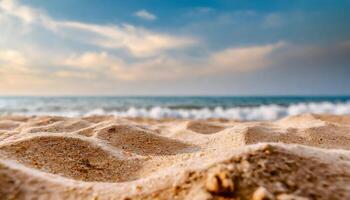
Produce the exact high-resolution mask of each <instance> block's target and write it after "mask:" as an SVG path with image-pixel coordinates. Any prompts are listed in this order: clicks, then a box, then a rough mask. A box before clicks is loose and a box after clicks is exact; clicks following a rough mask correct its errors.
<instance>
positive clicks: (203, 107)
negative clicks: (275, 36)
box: [0, 96, 350, 120]
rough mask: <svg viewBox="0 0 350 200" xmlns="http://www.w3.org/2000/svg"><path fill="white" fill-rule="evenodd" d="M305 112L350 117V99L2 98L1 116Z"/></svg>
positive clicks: (271, 115)
mask: <svg viewBox="0 0 350 200" xmlns="http://www.w3.org/2000/svg"><path fill="white" fill-rule="evenodd" d="M301 113H329V114H350V96H333V97H328V96H324V97H322V96H320V97H307V96H298V97H289V96H288V97H285V96H273V97H215V96H211V97H0V115H30V116H31V115H57V116H70V117H76V116H90V115H115V116H123V117H150V118H156V119H159V118H165V117H172V118H188V119H207V118H225V119H239V120H275V119H280V118H283V117H286V116H289V115H297V114H301Z"/></svg>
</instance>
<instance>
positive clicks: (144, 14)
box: [135, 9, 157, 21]
mask: <svg viewBox="0 0 350 200" xmlns="http://www.w3.org/2000/svg"><path fill="white" fill-rule="evenodd" d="M135 16H137V17H139V18H141V19H145V20H149V21H153V20H156V19H157V16H155V15H154V14H152V13H150V12H148V11H147V10H144V9H143V10H139V11H137V12H135Z"/></svg>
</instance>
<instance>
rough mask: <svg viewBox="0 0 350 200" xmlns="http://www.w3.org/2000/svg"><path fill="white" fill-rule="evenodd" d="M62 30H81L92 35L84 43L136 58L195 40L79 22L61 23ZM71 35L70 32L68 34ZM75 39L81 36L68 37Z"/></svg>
mask: <svg viewBox="0 0 350 200" xmlns="http://www.w3.org/2000/svg"><path fill="white" fill-rule="evenodd" d="M58 25H59V26H60V27H63V28H70V29H76V30H82V31H85V32H90V33H94V34H95V35H89V38H87V39H86V40H85V39H84V42H86V43H90V44H94V45H97V46H100V47H104V48H108V49H120V48H124V49H127V50H128V51H129V52H130V53H131V54H132V55H134V56H136V57H147V56H151V55H155V54H159V53H161V52H162V51H163V50H167V49H177V48H183V47H187V46H190V45H193V44H194V43H196V40H194V39H192V38H186V37H176V36H172V35H167V34H162V33H155V32H152V31H149V30H146V29H144V28H140V27H135V26H132V25H127V24H124V25H123V26H116V25H114V26H103V25H95V24H86V23H80V22H62V23H59V24H58ZM70 33H71V32H70ZM69 36H73V37H74V38H76V39H79V38H82V36H81V35H79V34H75V35H69Z"/></svg>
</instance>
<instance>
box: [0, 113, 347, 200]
mask: <svg viewBox="0 0 350 200" xmlns="http://www.w3.org/2000/svg"><path fill="white" fill-rule="evenodd" d="M0 199H240V200H245V199H253V200H269V199H270V200H272V199H275V200H306V199H310V200H311V199H325V200H329V199H350V116H333V115H332V116H331V115H313V114H305V115H300V116H293V117H288V118H285V119H282V120H279V121H273V122H270V121H265V122H239V121H233V120H232V121H231V120H214V119H213V120H202V121H198V120H175V119H164V120H152V119H141V118H139V119H126V118H117V117H113V116H92V117H85V118H65V117H51V116H40V117H23V116H3V117H0Z"/></svg>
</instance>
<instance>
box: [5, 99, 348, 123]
mask: <svg viewBox="0 0 350 200" xmlns="http://www.w3.org/2000/svg"><path fill="white" fill-rule="evenodd" d="M303 113H315V114H324V113H327V114H337V115H347V114H350V101H347V102H339V103H332V102H318V103H312V102H308V103H306V102H304V103H296V104H290V105H287V106H284V105H277V104H269V105H260V106H253V107H231V108H223V107H215V108H191V109H189V108H169V107H159V106H155V107H151V108H136V107H129V108H126V109H124V110H116V109H112V108H108V107H103V108H96V107H95V108H86V107H85V108H84V109H81V108H80V109H78V108H75V109H71V108H70V109H64V108H61V109H57V110H55V111H53V110H52V109H48V108H45V106H43V107H40V109H34V110H31V109H25V110H23V109H22V110H16V111H14V110H12V111H7V112H2V114H3V115H8V114H11V115H57V116H69V117H80V116H91V115H115V116H120V117H147V118H154V119H161V118H181V119H208V118H223V119H238V120H276V119H280V118H283V117H286V116H290V115H297V114H303Z"/></svg>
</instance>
